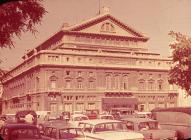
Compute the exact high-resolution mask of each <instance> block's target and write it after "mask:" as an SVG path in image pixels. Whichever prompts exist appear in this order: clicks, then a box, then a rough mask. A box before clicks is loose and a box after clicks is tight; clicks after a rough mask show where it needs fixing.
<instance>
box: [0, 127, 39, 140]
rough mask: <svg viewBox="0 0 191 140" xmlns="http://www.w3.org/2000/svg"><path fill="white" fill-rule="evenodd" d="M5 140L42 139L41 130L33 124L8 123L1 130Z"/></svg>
mask: <svg viewBox="0 0 191 140" xmlns="http://www.w3.org/2000/svg"><path fill="white" fill-rule="evenodd" d="M1 137H2V138H3V140H42V139H41V135H40V131H39V129H38V128H37V127H36V126H35V125H31V124H18V123H15V124H6V125H5V126H3V128H2V130H1Z"/></svg>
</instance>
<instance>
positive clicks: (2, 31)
mask: <svg viewBox="0 0 191 140" xmlns="http://www.w3.org/2000/svg"><path fill="white" fill-rule="evenodd" d="M41 2H42V0H18V1H12V2H6V3H3V4H1V5H0V48H12V47H14V42H13V37H15V36H17V37H20V36H21V34H22V33H23V32H28V31H29V32H32V33H33V34H34V33H35V32H37V31H36V29H35V25H36V24H39V23H41V20H42V17H43V15H44V14H45V13H46V10H45V9H44V7H43V6H42V5H41Z"/></svg>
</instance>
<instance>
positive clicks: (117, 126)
mask: <svg viewBox="0 0 191 140" xmlns="http://www.w3.org/2000/svg"><path fill="white" fill-rule="evenodd" d="M121 130H122V131H126V130H128V129H127V126H126V124H125V123H121V122H112V123H102V124H98V125H95V127H94V131H93V132H95V133H96V132H102V131H121Z"/></svg>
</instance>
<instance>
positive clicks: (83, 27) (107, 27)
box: [69, 14, 144, 37]
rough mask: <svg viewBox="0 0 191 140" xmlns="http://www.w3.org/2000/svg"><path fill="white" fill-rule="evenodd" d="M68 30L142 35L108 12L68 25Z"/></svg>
mask: <svg viewBox="0 0 191 140" xmlns="http://www.w3.org/2000/svg"><path fill="white" fill-rule="evenodd" d="M69 31H77V32H83V33H94V34H107V35H108V34H109V35H116V36H128V37H144V36H143V35H142V34H141V33H140V32H138V31H136V30H135V29H133V28H132V27H130V26H128V25H126V24H124V23H122V22H121V21H119V20H118V19H116V18H114V17H113V16H111V15H109V14H107V15H102V16H98V17H95V18H93V19H89V20H87V21H84V22H82V23H81V24H78V25H75V26H73V27H70V28H69Z"/></svg>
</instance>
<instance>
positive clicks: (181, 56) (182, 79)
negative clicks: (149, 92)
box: [169, 31, 191, 95]
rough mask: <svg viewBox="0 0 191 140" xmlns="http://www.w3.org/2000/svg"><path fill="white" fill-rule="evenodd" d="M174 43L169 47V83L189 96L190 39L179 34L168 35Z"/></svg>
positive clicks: (190, 90)
mask: <svg viewBox="0 0 191 140" xmlns="http://www.w3.org/2000/svg"><path fill="white" fill-rule="evenodd" d="M169 35H171V36H172V37H173V38H175V40H176V41H175V42H174V43H173V44H170V45H169V46H170V47H171V49H172V50H173V52H172V60H173V66H172V67H171V69H170V72H169V83H170V84H176V85H178V86H180V87H181V88H182V89H184V90H185V91H186V92H187V93H188V95H191V38H190V37H188V36H186V35H183V34H181V33H176V32H173V31H171V32H170V33H169Z"/></svg>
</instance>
